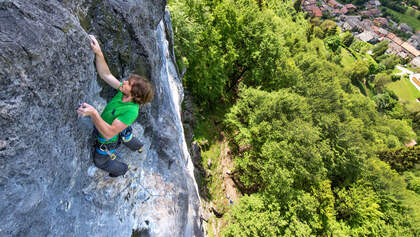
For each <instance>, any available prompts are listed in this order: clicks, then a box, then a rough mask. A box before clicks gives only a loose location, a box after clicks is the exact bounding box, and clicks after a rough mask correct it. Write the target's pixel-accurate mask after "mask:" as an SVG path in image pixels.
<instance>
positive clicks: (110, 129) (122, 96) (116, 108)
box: [77, 35, 154, 177]
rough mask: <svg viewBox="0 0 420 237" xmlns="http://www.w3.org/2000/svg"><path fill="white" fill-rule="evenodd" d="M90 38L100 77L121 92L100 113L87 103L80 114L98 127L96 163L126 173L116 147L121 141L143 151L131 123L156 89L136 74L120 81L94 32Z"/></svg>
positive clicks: (117, 173)
mask: <svg viewBox="0 0 420 237" xmlns="http://www.w3.org/2000/svg"><path fill="white" fill-rule="evenodd" d="M89 37H90V39H91V43H90V46H91V48H92V50H93V52H94V53H95V58H96V60H95V62H96V70H97V71H98V74H99V77H100V78H101V79H102V80H104V81H105V82H106V83H107V84H108V85H110V86H111V87H113V88H114V89H116V90H118V93H117V94H116V95H115V96H114V98H112V100H111V101H110V102H109V103H108V104H107V105H106V106H105V109H104V111H103V112H102V114H101V115H99V113H98V111H97V110H96V109H95V108H94V107H93V106H91V105H89V104H86V103H83V104H82V105H81V106H80V107H79V108H78V109H77V113H78V114H79V115H81V116H90V117H91V118H92V121H93V123H94V125H95V127H96V130H97V135H96V136H97V141H96V144H95V152H94V156H93V161H94V163H95V165H96V166H97V167H98V168H100V169H102V170H105V171H107V172H109V176H111V177H118V176H120V175H124V174H125V173H126V172H127V170H128V166H127V164H125V163H123V162H121V161H118V160H117V159H116V158H117V156H116V154H115V149H116V148H117V147H118V145H119V144H120V142H121V141H122V143H123V144H125V145H126V146H127V147H128V148H130V149H131V150H133V151H139V152H141V150H142V147H143V144H142V143H141V142H140V141H139V140H138V139H136V138H134V137H133V136H132V128H131V126H130V125H131V124H132V123H133V122H134V121H135V120H136V119H137V116H138V113H139V109H140V105H142V104H146V103H148V102H150V101H151V100H152V99H153V96H154V89H153V86H152V84H151V83H150V82H149V81H148V80H147V79H146V78H144V77H142V76H139V75H136V74H133V75H131V76H130V78H129V79H128V80H127V81H124V82H120V81H119V80H117V79H116V78H115V77H114V76H113V75H112V74H111V71H110V70H109V68H108V65H107V64H106V61H105V58H104V55H103V54H102V50H101V48H100V46H99V44H98V41H97V40H96V39H95V37H94V36H93V35H89Z"/></svg>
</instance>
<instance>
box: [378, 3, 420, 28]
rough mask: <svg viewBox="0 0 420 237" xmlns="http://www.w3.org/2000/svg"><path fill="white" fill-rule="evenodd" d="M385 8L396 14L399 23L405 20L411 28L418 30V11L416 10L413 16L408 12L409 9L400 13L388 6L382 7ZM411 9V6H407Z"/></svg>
mask: <svg viewBox="0 0 420 237" xmlns="http://www.w3.org/2000/svg"><path fill="white" fill-rule="evenodd" d="M384 8H386V9H387V10H389V11H390V12H392V13H393V14H395V15H396V16H398V17H399V18H400V21H401V22H400V23H402V22H405V23H407V25H409V26H410V27H411V28H413V29H414V30H415V31H417V30H420V20H419V19H417V16H418V15H419V14H420V13H419V11H416V14H415V15H414V16H410V15H409V14H408V12H409V11H410V10H407V12H406V13H405V14H402V13H400V12H397V11H394V10H392V9H390V8H387V7H384ZM409 9H412V8H409Z"/></svg>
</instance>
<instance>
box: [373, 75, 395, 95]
mask: <svg viewBox="0 0 420 237" xmlns="http://www.w3.org/2000/svg"><path fill="white" fill-rule="evenodd" d="M391 81H392V79H391V76H390V75H389V74H388V73H378V74H376V75H375V80H374V84H375V90H376V92H377V93H383V92H384V90H385V85H386V84H388V83H390V82H391Z"/></svg>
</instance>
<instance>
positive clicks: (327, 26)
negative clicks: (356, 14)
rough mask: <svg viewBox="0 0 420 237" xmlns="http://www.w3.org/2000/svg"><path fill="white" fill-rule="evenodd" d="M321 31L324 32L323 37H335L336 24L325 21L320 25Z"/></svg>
mask: <svg viewBox="0 0 420 237" xmlns="http://www.w3.org/2000/svg"><path fill="white" fill-rule="evenodd" d="M320 27H321V30H322V31H323V32H324V36H325V37H327V36H332V35H336V34H337V33H338V32H339V28H338V26H337V24H336V23H335V22H334V21H332V20H325V21H323V22H322V23H321V25H320Z"/></svg>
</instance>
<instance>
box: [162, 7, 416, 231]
mask: <svg viewBox="0 0 420 237" xmlns="http://www.w3.org/2000/svg"><path fill="white" fill-rule="evenodd" d="M169 6H170V10H171V13H172V17H173V24H174V32H175V41H176V44H175V51H176V54H177V58H178V63H179V65H180V67H181V69H186V70H187V71H186V73H185V76H184V85H185V87H186V89H187V90H189V91H190V92H191V93H192V94H193V95H194V98H195V101H196V103H197V104H198V105H199V106H201V108H202V109H203V110H205V111H206V113H210V114H211V113H212V111H216V110H217V108H219V107H220V106H223V107H226V106H227V107H230V108H229V109H228V110H227V111H228V112H226V114H225V115H224V122H223V129H224V132H225V135H226V136H227V137H228V138H229V146H230V149H231V151H232V155H233V157H234V165H235V170H234V171H233V175H234V178H235V179H236V180H237V181H238V188H240V190H241V192H242V193H243V196H242V197H241V198H240V200H239V202H236V203H235V204H234V205H233V207H232V208H231V209H229V210H228V211H227V212H226V213H224V215H223V217H222V218H223V219H224V221H226V222H227V224H226V226H225V227H224V229H223V231H222V234H221V235H223V236H367V235H369V236H419V235H420V217H419V213H420V210H419V205H418V203H419V201H420V190H419V186H420V176H419V172H418V167H417V168H416V164H418V157H419V155H420V149H419V146H415V147H414V148H411V149H410V150H409V151H408V149H409V148H406V147H405V146H404V144H406V143H409V142H410V141H411V140H413V139H417V138H418V134H416V131H418V129H419V128H420V126H419V121H420V115H419V114H418V113H415V112H414V113H412V112H409V111H407V110H406V109H405V108H404V106H403V105H401V104H400V103H398V97H396V96H395V94H393V93H392V92H390V91H387V90H386V88H385V87H384V86H383V85H384V84H386V83H388V82H389V81H391V77H390V76H389V75H390V74H391V73H392V70H393V68H394V66H395V64H396V63H397V60H396V59H395V58H393V57H388V56H384V55H383V52H384V50H383V49H384V48H385V47H387V46H385V45H380V46H377V47H375V48H373V47H371V46H369V45H366V44H363V43H360V42H358V41H354V40H353V39H351V37H350V36H349V35H348V34H340V33H341V32H340V30H339V29H338V27H337V26H336V25H335V23H334V22H331V21H324V22H322V23H314V24H311V23H310V22H309V21H308V20H307V19H305V16H304V14H303V13H302V12H299V11H298V12H297V11H296V9H297V10H299V6H297V5H295V6H293V2H292V1H278V0H259V1H257V0H219V1H211V0H171V1H170V2H169ZM369 49H373V52H374V57H371V56H367V55H366V51H367V50H369ZM343 57H344V58H343ZM407 160H409V161H410V162H411V164H412V165H411V166H409V165H403V164H405V163H404V162H405V161H407ZM390 164H391V165H392V166H390ZM395 167H399V169H398V172H397V171H396V170H395Z"/></svg>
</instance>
